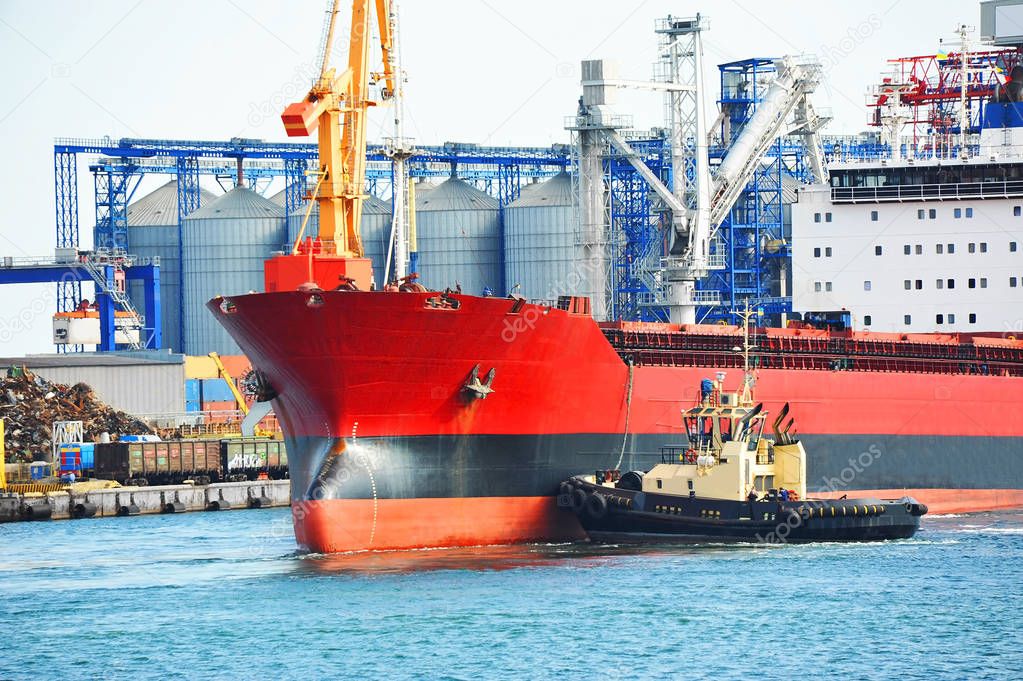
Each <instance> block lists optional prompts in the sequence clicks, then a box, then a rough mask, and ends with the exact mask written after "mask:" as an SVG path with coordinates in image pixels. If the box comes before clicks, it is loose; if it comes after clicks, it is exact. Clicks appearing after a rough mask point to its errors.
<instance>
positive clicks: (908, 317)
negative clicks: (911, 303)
mask: <svg viewBox="0 0 1023 681" xmlns="http://www.w3.org/2000/svg"><path fill="white" fill-rule="evenodd" d="M902 323H903V324H907V325H908V324H912V323H913V315H908V314H907V315H903V317H902Z"/></svg>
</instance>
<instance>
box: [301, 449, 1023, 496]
mask: <svg viewBox="0 0 1023 681" xmlns="http://www.w3.org/2000/svg"><path fill="white" fill-rule="evenodd" d="M802 441H803V444H804V445H805V447H806V450H807V453H808V455H809V460H808V465H807V489H808V491H812V492H821V491H842V490H846V489H898V488H918V489H919V488H939V489H1023V440H1021V439H1019V438H1010V437H931V436H908V435H899V436H894V435H807V436H804V437H803V438H802ZM334 442H335V441H334V440H332V439H330V438H324V437H316V438H297V439H289V440H288V443H287V444H288V458H289V464H290V467H291V478H292V492H293V498H295V499H296V500H298V499H308V498H310V496H309V492H310V488H311V487H312V486H313V481H314V479H315V478H316V475H317V473H318V471H319V470H320V466H321V464H322V462H323V460H324V458H325V455H326V452H327V451H328V449H329V448H330V447H331V446H332V445H333V444H334ZM666 444H677V442H674V443H673V442H672V441H671V440H670V439H669V438H666V437H665V436H663V435H635V436H630V437H629V440H628V443H627V446H626V452H625V456H624V457H623V461H622V469H623V470H647V469H649V468H650V467H651V466H652V465H654V464H655V463H659V462H660V447H661V446H662V445H666ZM621 446H622V436H621V435H614V434H601V433H588V434H567V435H542V436H537V435H471V436H465V435H463V436H408V437H394V438H359V439H358V440H357V441H356V443H355V444H354V445H352V444H351V443H350V442H349V443H348V446H347V448H346V451H345V453H344V454H343V455H342V459H341V460H339V463H340V464H341V465H339V466H336V467H335V470H334V471H333V472H332V474H331V480H330V481H329V482H330V484H329V485H328V486H327V487H329V489H325V488H324V487H323V486H320V487H319V488H318V489H319V491H316V495H317V496H319V497H320V498H343V499H369V498H373V497H374V496H375V497H376V498H378V499H413V498H459V497H519V496H550V495H554V494H556V493H557V489H558V484H559V483H560V482H561V481H563V480H565V479H567V478H569V477H571V476H574V475H579V474H582V473H587V472H592V471H594V470H596V469H602V468H611V467H614V466H615V464H616V463H617V461H618V457H619V453H620V451H621Z"/></svg>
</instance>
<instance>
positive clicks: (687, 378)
mask: <svg viewBox="0 0 1023 681" xmlns="http://www.w3.org/2000/svg"><path fill="white" fill-rule="evenodd" d="M209 307H210V309H211V310H212V311H213V313H214V314H215V315H216V316H217V318H218V319H219V320H220V322H221V323H222V324H223V325H224V326H225V327H226V328H227V329H228V331H229V332H230V333H231V335H232V336H233V337H234V338H235V340H236V341H237V342H238V344H239V345H240V346H241V348H242V350H243V351H244V352H245V354H246V355H247V356H248V357H249V359H250V360H251V361H252V364H253V366H254V367H255V368H257V369H258V370H259V371H261V372H262V373H263V374H264V375H265V377H266V379H267V380H268V382H269V384H270V385H271V386H272V388H273V390H274V391H275V392H276V397H275V399H274V408H275V411H276V413H277V415H278V417H279V418H280V422H281V425H282V427H283V429H284V432H285V434H286V439H287V447H288V459H289V465H290V472H291V480H292V499H293V502H294V503H293V515H294V523H295V533H296V537H297V539H298V542H299V544H301V545H302V546H304V547H306V548H308V549H309V550H312V551H317V552H337V551H351V550H364V549H404V548H415V547H434V546H469V545H481V544H497V543H509V542H518V541H537V540H564V539H570V538H575V537H580V536H582V530H581V528H580V527H579V525H578V524H577V521H576V519H575V517H574V516H573V515H572V514H568V513H564V512H560V511H559V510H558V509H557V507H556V503H555V495H556V494H557V490H558V484H559V483H560V482H561V481H563V480H565V479H567V478H569V477H571V476H573V475H576V474H579V473H582V472H586V471H592V470H595V469H603V468H611V467H614V468H621V469H622V470H629V469H647V468H649V467H650V466H651V465H653V464H654V463H656V461H659V456H660V454H659V452H660V447H661V446H662V445H665V444H669V443H673V442H684V441H685V435H684V433H683V431H682V429H681V422H680V416H679V414H680V410H681V409H683V408H686V407H689V406H691V405H692V404H693V403H695V402H696V400H697V399H698V397H699V390H700V382H701V380H702V379H704V378H713V377H714V375H715V373H717V372H718V371H728V370H729V369H732V370H741V369H740V367H741V366H742V357H741V354H740V353H738V352H736V347H737V346H741V345H742V331H741V329H738V328H736V327H728V326H688V327H679V326H677V325H669V324H651V323H631V322H616V323H601V324H598V323H597V322H595V321H594V320H593V319H592V317H591V316H590V315H589V309H588V308H589V305H588V301H587V300H586V299H579V298H565V299H562V300H561V301H559V303H558V305H557V306H555V307H547V306H543V305H537V304H532V303H527V302H525V301H522V300H516V299H511V298H481V297H476V296H468V295H460V294H442V293H436V292H357V291H321V290H318V289H316V290H301V291H300V290H295V291H280V292H271V293H258V294H249V295H241V296H233V297H231V298H228V299H221V298H218V299H214V300H213V301H211V302H210V303H209ZM751 340H752V342H753V344H754V346H755V347H756V348H757V350H756V360H757V361H756V365H757V367H758V369H757V395H758V399H759V400H761V401H763V403H764V406H765V408H767V409H768V410H772V411H777V410H778V409H779V408H780V407H781V405H782V403H784V402H785V401H788V402H790V403H791V405H792V414H793V415H794V416H795V418H796V428H797V429H798V431H799V436H800V439H801V440H802V441H803V442H805V443H806V445H807V448H808V450H809V451H811V452H813V455H812V456H811V457H810V460H809V462H808V468H807V488H808V490H811V491H812V492H814V494H816V495H821V494H832V495H833V496H839V495H841V494H844V493H846V492H847V491H848V492H849V493H850V496H851V493H852V492H853V491H855V492H856V494H857V495H864V496H901V495H903V494H905V493H909V494H912V495H913V496H914V497H916V498H917V499H918V500H920V501H921V502H923V503H925V504H927V505H928V506H930V508H931V511H932V512H936V513H942V512H954V511H963V510H982V509H991V508H999V507H1009V506H1015V505H1023V451H1021V442H1023V440H1020V439H1019V438H1020V436H1021V434H1023V420H1020V419H1019V418H1018V413H1019V409H1020V406H1021V405H1023V342H1020V341H1016V340H1015V339H1011V338H1001V337H994V336H985V335H965V334H958V335H957V334H908V335H899V334H878V333H862V332H826V331H817V330H810V329H757V330H755V331H754V332H753V335H752V338H751ZM655 459H656V461H655Z"/></svg>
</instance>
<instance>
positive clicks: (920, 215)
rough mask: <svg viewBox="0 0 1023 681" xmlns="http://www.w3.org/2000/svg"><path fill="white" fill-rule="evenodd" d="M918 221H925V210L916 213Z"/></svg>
mask: <svg viewBox="0 0 1023 681" xmlns="http://www.w3.org/2000/svg"><path fill="white" fill-rule="evenodd" d="M916 219H917V220H923V219H924V209H923V208H921V209H920V210H918V211H917V212H916Z"/></svg>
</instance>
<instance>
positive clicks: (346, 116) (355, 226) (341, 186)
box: [281, 0, 396, 258]
mask: <svg viewBox="0 0 1023 681" xmlns="http://www.w3.org/2000/svg"><path fill="white" fill-rule="evenodd" d="M339 4H340V0H334V3H333V6H332V8H331V12H330V16H329V17H328V22H329V23H328V27H327V39H326V44H325V45H324V50H323V62H322V65H321V69H320V77H319V78H318V79H317V81H316V82H315V83H314V84H313V86H312V88H311V89H310V90H309V94H308V95H306V97H305V99H303V100H302V101H301V102H295V103H294V104H291V105H289V106H288V107H287V108H286V109H285V110H284V113H283V114H281V120H282V121H283V122H284V128H285V130H286V131H287V133H288V135H289V136H292V137H295V136H308V135H311V134H312V133H313V132H315V131H318V140H319V164H320V167H319V174H320V178H321V181H320V184H319V189H318V190H317V195H316V196H315V197H314V198H315V199H316V201H317V203H318V204H319V207H320V226H319V240H320V242H321V243H322V244H323V246H322V250H321V253H324V254H334V255H338V256H342V257H350V258H360V257H362V255H363V248H362V240H361V238H360V236H359V223H360V220H361V218H362V202H363V199H364V198H365V193H364V192H365V183H366V111H367V109H368V108H369V107H370V106H375V105H376V104H378V103H379V102H377V101H374V100H372V99H370V89H369V88H370V85H372V84H374V83H375V82H381V81H382V88H381V98H382V99H389V98H390V97H392V96H393V94H394V90H395V77H396V76H395V74H394V72H393V70H392V66H391V64H392V60H391V58H390V54H391V50H392V47H393V46H392V40H393V36H392V31H391V26H392V24H391V3H390V0H354V2H352V26H351V32H350V42H349V49H348V67H347V68H346V69H345V70H344V71H342V72H341V73H340V74H337V73H336V71H335V69H334V68H332V67H331V66H330V53H331V49H332V47H333V43H334V30H335V23H336V20H337V15H338V7H339ZM371 6H375V9H376V23H377V29H378V31H379V33H380V49H381V53H382V56H383V70H382V72H381V73H379V74H373V73H370V70H369V59H370V39H369V38H370V27H371V23H370V14H371V11H370V9H371Z"/></svg>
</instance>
